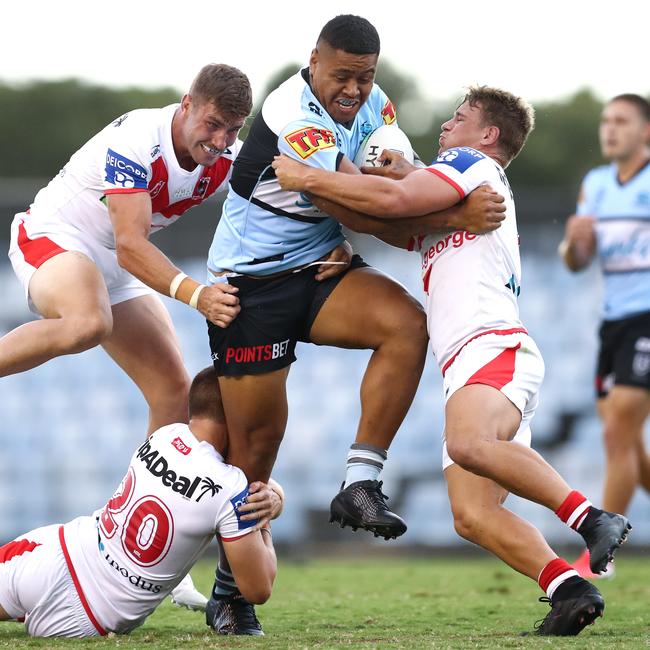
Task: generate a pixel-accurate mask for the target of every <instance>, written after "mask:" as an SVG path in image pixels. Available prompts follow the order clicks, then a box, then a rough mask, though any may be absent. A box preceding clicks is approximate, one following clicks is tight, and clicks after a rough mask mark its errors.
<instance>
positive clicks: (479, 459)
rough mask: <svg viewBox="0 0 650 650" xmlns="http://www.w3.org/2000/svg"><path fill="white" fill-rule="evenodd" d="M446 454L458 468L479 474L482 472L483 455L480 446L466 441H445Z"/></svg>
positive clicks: (452, 439)
mask: <svg viewBox="0 0 650 650" xmlns="http://www.w3.org/2000/svg"><path fill="white" fill-rule="evenodd" d="M447 453H448V454H449V458H451V460H453V461H454V463H456V465H458V466H459V467H462V468H463V469H465V470H467V471H468V472H474V473H477V474H481V473H482V471H481V470H483V462H484V453H483V450H482V448H481V446H480V445H476V444H474V442H468V441H466V440H462V439H461V440H456V439H454V438H451V439H449V438H448V439H447Z"/></svg>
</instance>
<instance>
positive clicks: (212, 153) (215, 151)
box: [201, 144, 223, 156]
mask: <svg viewBox="0 0 650 650" xmlns="http://www.w3.org/2000/svg"><path fill="white" fill-rule="evenodd" d="M201 149H203V151H205V153H207V154H208V155H210V156H220V155H221V154H222V153H223V151H222V150H221V149H217V148H216V147H210V146H208V145H207V144H202V145H201Z"/></svg>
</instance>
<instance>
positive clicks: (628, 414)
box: [560, 94, 650, 577]
mask: <svg viewBox="0 0 650 650" xmlns="http://www.w3.org/2000/svg"><path fill="white" fill-rule="evenodd" d="M599 134H600V146H601V151H602V154H603V156H604V157H605V158H606V159H608V160H610V161H611V164H609V165H607V166H603V167H598V168H596V169H594V170H592V171H591V172H589V174H587V176H586V178H585V179H584V181H583V183H582V189H581V190H580V196H579V198H578V209H577V214H575V215H573V216H571V217H569V219H568V221H567V224H566V233H565V237H564V241H563V242H562V243H561V244H560V255H561V257H562V259H563V260H564V263H565V264H566V265H567V267H568V268H569V269H570V270H571V271H579V270H581V269H583V268H585V267H587V266H588V265H589V263H590V262H591V260H592V259H594V258H597V259H598V262H599V264H600V268H601V271H602V273H603V278H604V289H605V292H604V300H603V308H602V318H603V321H602V323H601V327H600V353H599V356H598V368H597V371H596V394H597V398H598V413H599V415H600V418H601V420H602V423H603V437H604V441H605V454H606V459H607V465H606V472H605V486H604V492H603V507H604V508H607V509H608V510H613V511H615V512H626V511H627V508H628V506H629V504H630V501H631V499H632V496H633V494H634V491H635V490H636V488H637V486H639V485H641V486H643V487H644V488H645V489H646V490H648V491H650V456H649V455H648V452H647V450H646V448H645V445H644V441H643V431H644V425H645V422H646V420H647V418H648V413H650V248H649V246H648V245H649V244H650V148H649V147H648V145H649V143H650V103H648V100H646V99H644V98H643V97H640V96H639V95H634V94H625V95H619V96H617V97H614V98H613V99H612V100H610V101H609V102H608V103H607V104H606V106H605V108H604V110H603V114H602V117H601V122H600V131H599ZM574 567H575V569H576V570H577V571H578V572H579V573H580V574H581V575H583V576H585V577H590V576H592V575H593V574H592V572H591V570H590V567H589V552H588V551H585V552H584V553H583V554H582V555H581V556H580V558H578V560H577V561H576V562H575V563H574ZM613 571H614V567H613V565H612V566H610V567H608V569H607V573H606V574H604V576H605V577H610V576H611V575H612V574H613Z"/></svg>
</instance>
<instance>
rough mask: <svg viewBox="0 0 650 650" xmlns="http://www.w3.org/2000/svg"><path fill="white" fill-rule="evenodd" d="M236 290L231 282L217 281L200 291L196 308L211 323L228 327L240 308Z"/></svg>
mask: <svg viewBox="0 0 650 650" xmlns="http://www.w3.org/2000/svg"><path fill="white" fill-rule="evenodd" d="M238 291H239V289H238V288H237V287H233V286H232V284H228V283H227V282H217V283H216V284H213V285H211V286H209V287H205V289H203V290H202V291H201V293H200V294H199V302H198V305H197V308H198V310H199V311H200V312H201V313H202V314H203V315H204V316H205V317H206V318H207V319H208V320H209V321H210V322H211V323H214V324H215V325H217V326H218V327H228V325H230V323H232V321H233V319H234V318H235V316H237V314H238V313H239V312H240V310H241V307H240V306H239V298H237V296H236V295H235V294H236V293H237V292H238Z"/></svg>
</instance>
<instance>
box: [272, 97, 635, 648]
mask: <svg viewBox="0 0 650 650" xmlns="http://www.w3.org/2000/svg"><path fill="white" fill-rule="evenodd" d="M532 128H533V110H532V108H531V107H530V106H529V105H528V104H526V103H525V102H524V101H523V100H521V99H520V98H518V97H515V96H514V95H511V94H510V93H507V92H505V91H502V90H498V89H494V88H488V87H484V86H482V87H477V88H472V89H470V91H469V93H468V94H467V96H466V97H465V99H464V101H463V103H462V104H461V105H460V106H459V108H458V109H457V110H456V112H455V113H454V115H453V117H452V118H451V119H450V120H448V121H447V122H445V123H444V124H443V125H442V133H441V135H440V153H439V155H438V158H437V159H436V160H435V161H434V163H433V164H432V165H431V166H430V167H428V168H427V169H424V170H415V169H414V168H412V167H411V166H410V165H408V163H406V162H405V161H403V159H400V158H398V157H397V155H396V154H392V155H391V153H390V152H388V153H386V152H385V156H386V157H388V158H390V159H393V160H395V161H398V162H399V166H400V167H406V168H407V171H408V172H412V173H407V175H406V176H405V177H404V178H403V179H402V180H392V179H390V178H379V177H372V176H364V177H363V178H353V177H351V176H349V175H347V174H341V173H333V172H327V171H323V170H316V169H313V168H309V167H306V166H304V165H300V164H298V163H296V162H294V161H292V160H290V159H289V158H287V157H285V156H282V157H280V158H278V159H276V160H275V162H274V164H273V166H274V168H275V171H276V176H277V177H278V179H279V181H280V184H281V186H282V187H284V188H285V189H290V190H294V191H303V192H308V193H309V195H311V194H314V195H316V196H320V197H323V198H324V199H326V200H328V201H334V202H336V203H338V204H340V205H342V206H344V207H345V208H348V209H350V210H353V211H356V213H359V214H356V215H353V216H354V217H355V218H359V219H363V215H364V214H369V215H374V216H376V217H379V218H381V219H383V218H392V219H394V221H393V223H392V224H389V226H390V227H392V228H393V231H392V232H391V233H389V234H387V235H386V237H385V238H386V240H387V241H389V242H390V243H396V244H401V245H402V246H404V247H409V248H410V249H411V250H413V249H417V250H419V251H420V252H421V256H422V277H423V283H424V290H425V292H426V294H427V297H426V310H427V316H428V328H429V335H430V337H431V345H432V348H433V353H434V355H435V357H436V360H437V362H438V364H439V366H440V369H441V371H442V374H443V376H444V391H445V400H446V406H445V432H444V444H443V467H444V471H445V478H446V480H447V486H448V492H449V499H450V502H451V507H452V511H453V515H454V524H455V527H456V530H457V532H458V533H459V534H460V535H461V536H463V537H465V538H466V539H468V540H470V541H472V542H474V543H476V544H479V545H481V546H483V547H484V548H486V549H487V550H489V551H491V552H493V553H494V554H495V555H497V557H499V558H500V559H501V560H503V561H504V562H506V563H507V564H509V565H510V566H511V567H513V568H514V569H516V570H517V571H519V572H521V573H523V574H524V575H527V576H529V577H530V578H532V579H533V580H537V581H538V582H539V585H540V587H541V588H542V589H543V590H544V591H545V592H546V595H547V599H548V600H549V602H550V603H551V607H552V609H551V611H550V612H549V614H548V615H547V617H546V618H545V619H544V621H543V623H542V624H541V626H540V627H539V628H538V633H540V634H545V635H573V634H578V633H579V632H580V631H581V630H582V629H583V628H584V627H585V626H586V625H587V624H589V623H590V622H592V621H593V620H594V619H595V618H596V617H597V616H600V615H602V612H603V609H604V601H603V599H602V596H601V595H600V593H599V592H598V590H597V589H596V588H595V587H594V586H593V585H592V584H590V583H588V582H587V581H585V580H584V579H582V578H580V577H579V576H578V575H577V573H576V572H575V571H574V570H573V569H572V568H571V566H570V565H569V564H568V563H567V562H566V561H565V560H563V559H561V558H558V557H557V555H556V554H555V553H554V552H553V551H552V550H551V548H550V547H549V546H548V544H547V543H546V541H545V540H544V538H543V537H542V535H541V534H540V533H539V531H537V530H536V529H535V528H534V527H533V526H532V525H531V524H529V523H528V522H526V521H524V520H523V519H521V518H520V517H518V516H516V515H515V514H514V513H512V512H510V511H509V510H507V509H506V508H504V507H503V502H504V500H505V499H506V497H507V495H508V493H509V492H513V493H514V494H517V495H519V496H520V497H523V498H525V499H528V500H530V501H534V502H536V503H540V504H542V505H544V506H546V507H548V508H550V509H552V510H553V511H555V512H556V514H557V515H558V517H560V519H561V520H562V521H564V522H565V523H566V524H567V525H568V526H570V527H571V528H573V529H574V530H577V531H578V532H579V533H580V534H581V535H582V536H583V538H584V539H585V541H586V543H587V546H588V547H589V548H590V549H591V552H592V556H591V561H592V567H593V569H594V571H596V572H597V571H601V570H603V569H604V568H605V566H606V564H607V561H608V560H609V559H611V557H612V555H613V553H614V551H615V550H616V549H617V548H618V546H619V545H620V544H621V542H622V541H623V539H624V538H625V536H626V535H627V532H628V530H629V524H628V522H627V519H625V517H623V516H620V515H614V514H611V513H608V512H604V511H602V510H598V509H596V508H594V507H593V506H592V505H591V504H590V502H589V501H587V499H586V498H585V497H584V496H583V495H581V494H580V493H579V492H577V491H575V490H572V489H571V488H570V487H569V486H568V485H567V484H566V483H565V481H564V480H563V479H562V478H561V477H560V476H559V474H558V473H557V472H556V471H555V470H554V469H553V468H552V467H551V466H550V465H548V464H547V463H546V462H545V461H544V460H543V459H542V457H541V456H540V455H539V454H538V453H537V452H535V451H533V450H532V449H531V448H530V437H531V433H530V428H529V423H530V420H531V418H532V416H533V413H534V411H535V408H536V406H537V399H538V397H537V396H538V391H539V387H540V385H541V382H542V378H543V375H544V363H543V361H542V358H541V355H540V353H539V350H538V349H537V346H536V345H535V343H534V341H533V340H532V339H531V337H530V336H529V335H528V334H527V332H526V330H525V328H524V326H523V324H522V322H521V320H520V318H519V309H518V304H517V296H518V295H519V291H520V285H521V280H520V277H521V270H520V260H519V241H518V233H517V224H516V216H515V204H514V199H513V196H512V192H511V190H510V186H509V184H508V180H507V178H506V175H505V172H504V168H505V167H506V166H507V165H508V164H509V163H510V161H511V160H512V159H513V158H514V157H515V156H516V155H517V154H518V153H519V151H520V150H521V148H522V147H523V145H524V142H525V140H526V138H527V136H528V134H529V132H530V131H531V130H532ZM378 169H379V173H381V168H378ZM392 173H396V171H395V170H394V171H393V172H392ZM485 184H489V185H490V186H491V187H492V188H493V189H495V190H496V191H497V192H499V193H501V194H503V195H504V196H505V197H506V218H505V221H504V222H503V225H502V226H501V228H499V229H498V230H495V231H493V232H490V233H487V234H484V235H479V236H477V235H474V234H471V233H468V232H467V231H464V230H455V231H454V232H450V233H448V234H445V235H442V236H441V235H424V234H420V235H418V234H417V232H418V231H417V230H415V231H414V230H413V228H414V226H413V224H412V223H409V220H408V217H410V216H411V215H416V216H417V215H422V214H424V213H427V212H430V211H432V210H442V209H445V208H448V207H449V206H451V205H454V204H455V203H457V202H458V201H460V200H462V199H464V198H465V196H467V194H468V193H469V192H471V191H472V190H474V189H475V188H477V187H479V186H480V185H485ZM337 216H338V215H337ZM341 218H342V219H343V220H345V213H344V212H343V213H341ZM374 222H376V220H375V221H373V222H370V223H369V226H368V227H367V228H366V229H367V230H369V231H372V227H371V226H372V223H374ZM400 231H401V234H400ZM376 232H377V233H378V236H380V237H383V236H384V234H383V231H382V230H381V227H379V228H377V230H376ZM414 234H415V236H413V235H414ZM400 238H401V239H400Z"/></svg>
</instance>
